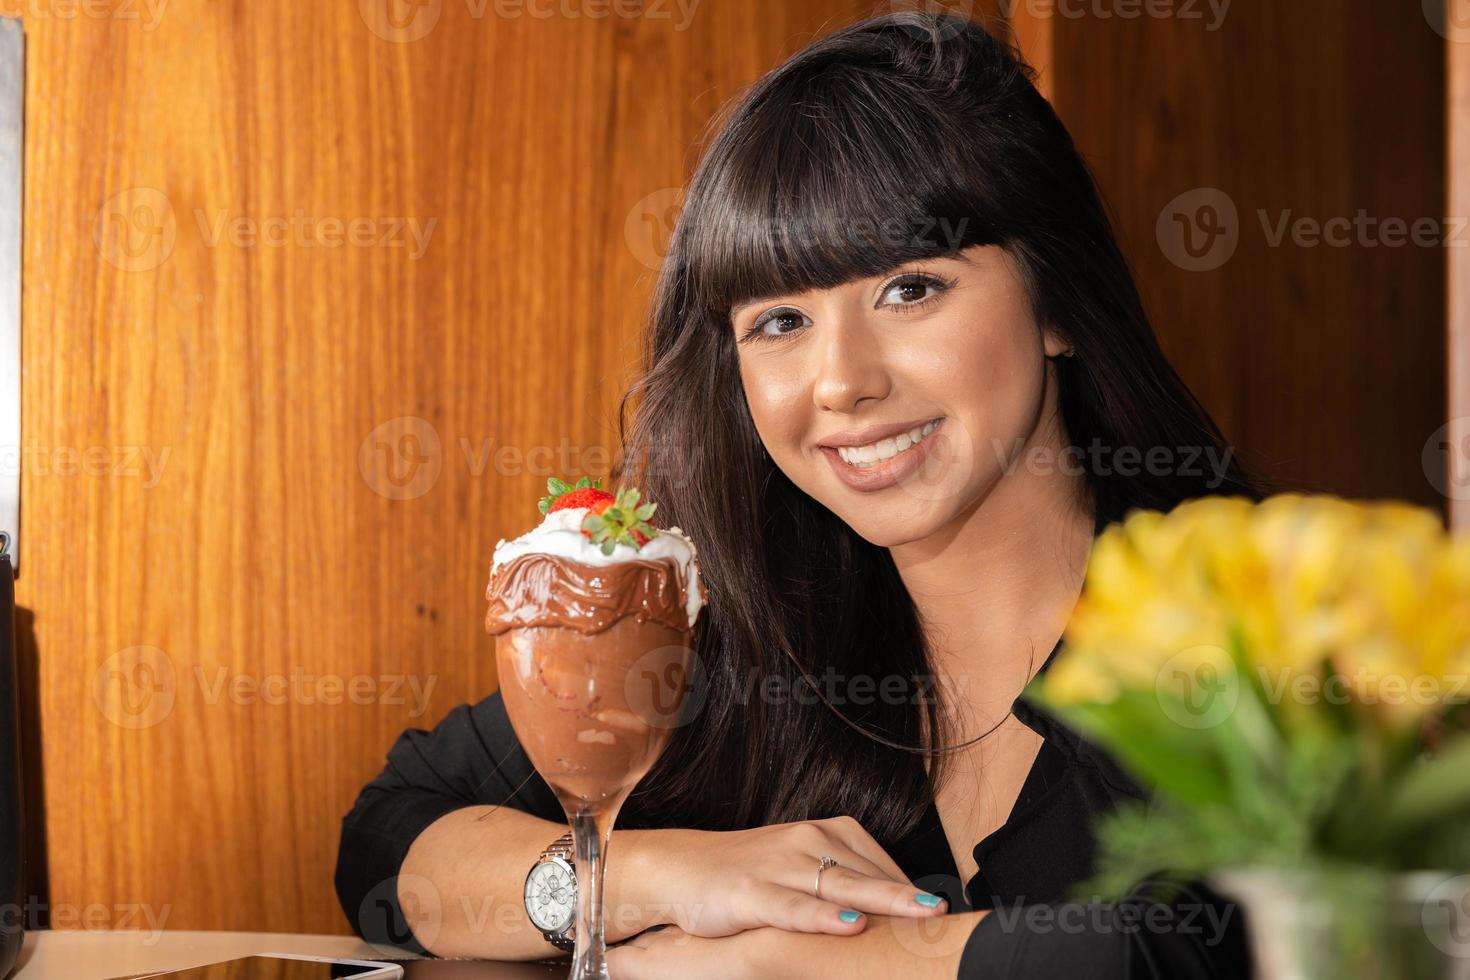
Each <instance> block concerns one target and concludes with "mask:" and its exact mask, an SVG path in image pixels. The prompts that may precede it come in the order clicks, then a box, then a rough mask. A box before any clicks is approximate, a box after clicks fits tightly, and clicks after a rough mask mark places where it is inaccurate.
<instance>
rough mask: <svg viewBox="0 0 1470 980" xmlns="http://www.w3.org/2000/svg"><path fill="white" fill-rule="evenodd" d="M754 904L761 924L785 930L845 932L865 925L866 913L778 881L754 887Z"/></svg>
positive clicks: (859, 930)
mask: <svg viewBox="0 0 1470 980" xmlns="http://www.w3.org/2000/svg"><path fill="white" fill-rule="evenodd" d="M824 877H825V875H824ZM756 906H757V907H758V908H759V909H760V910H761V913H762V919H763V922H764V924H765V925H768V926H775V927H776V928H778V929H785V930H786V931H787V932H825V933H830V934H832V935H838V936H848V935H852V934H853V933H857V932H862V931H863V930H864V929H866V928H867V925H868V921H867V919H868V917H867V916H866V915H864V914H863V913H862V912H860V911H859V910H857V909H849V908H845V907H843V906H841V905H835V904H833V903H832V902H829V901H825V900H823V899H820V898H813V897H812V896H811V895H810V894H808V893H806V892H799V891H793V890H792V889H790V888H782V887H781V886H780V885H765V886H764V887H762V888H761V889H760V890H759V891H757V892H756Z"/></svg>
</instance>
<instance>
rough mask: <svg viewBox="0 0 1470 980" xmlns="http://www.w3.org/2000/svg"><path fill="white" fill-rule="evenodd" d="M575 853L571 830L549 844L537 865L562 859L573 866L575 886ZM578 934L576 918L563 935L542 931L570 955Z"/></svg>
mask: <svg viewBox="0 0 1470 980" xmlns="http://www.w3.org/2000/svg"><path fill="white" fill-rule="evenodd" d="M573 851H574V848H573V846H572V832H571V831H570V830H569V831H567V832H566V833H565V834H562V835H561V836H560V837H558V838H557V839H556V840H554V841H552V842H551V843H550V844H547V845H546V850H544V851H542V852H541V857H540V859H539V860H538V861H537V862H536V863H537V864H540V863H541V862H542V861H549V860H551V859H552V858H561V859H562V860H563V861H565V862H567V863H568V864H571V865H572V869H573V870H572V882H573V884H575V883H576V881H577V874H576V865H575V863H574V862H573V860H572V855H573ZM576 932H577V920H576V918H575V916H574V917H573V918H572V924H571V925H569V926H567V931H566V932H564V933H562V934H561V935H557V934H555V933H550V932H546V931H544V930H543V931H542V933H541V935H542V937H544V938H545V940H546V941H547V942H548V943H551V945H553V946H555V947H556V948H557V949H559V950H562V951H563V952H567V953H570V952H573V951H574V950H575V949H576V940H575V939H574V938H573V937H574V936H575V934H576Z"/></svg>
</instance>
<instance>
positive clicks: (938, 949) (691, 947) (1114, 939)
mask: <svg viewBox="0 0 1470 980" xmlns="http://www.w3.org/2000/svg"><path fill="white" fill-rule="evenodd" d="M1157 884H1158V883H1157V882H1149V883H1145V884H1143V885H1141V886H1139V887H1138V888H1136V889H1135V890H1134V891H1133V893H1132V894H1130V895H1129V896H1128V897H1127V898H1126V899H1124V900H1123V901H1122V902H1118V903H1105V902H1057V903H1049V904H1037V905H1023V906H1013V907H1009V908H997V909H993V910H987V911H980V912H968V913H957V914H955V915H949V916H945V917H943V919H937V920H929V921H914V920H910V919H903V918H891V917H887V916H873V917H871V921H870V922H869V924H868V928H867V929H865V930H864V931H863V932H861V933H859V934H857V935H853V936H822V935H802V934H797V933H790V932H784V931H781V930H777V929H754V930H750V931H749V932H745V933H741V934H740V935H738V936H731V937H727V938H724V939H704V938H700V937H695V936H690V935H687V934H685V933H683V932H682V931H680V930H678V929H674V928H669V929H661V930H658V931H656V932H651V933H645V934H644V935H642V936H639V937H637V938H636V939H633V940H632V941H631V942H629V943H628V944H626V945H624V946H621V947H619V948H618V949H616V950H613V951H610V952H609V954H608V957H609V959H608V963H609V966H610V968H611V970H612V972H613V973H614V975H615V976H617V977H618V980H666V978H667V980H673V978H676V977H685V976H699V977H702V978H708V980H721V978H724V980H740V978H745V977H761V978H769V980H817V978H824V977H828V976H840V977H843V978H844V980H887V978H889V977H895V976H903V977H918V978H922V980H995V978H1008V977H1034V978H1036V980H1053V978H1055V980H1073V978H1076V977H1087V978H1088V980H1243V978H1248V977H1250V976H1251V975H1252V966H1251V958H1250V952H1249V948H1248V946H1247V944H1246V934H1245V927H1244V923H1243V921H1242V919H1241V916H1240V912H1239V909H1238V908H1237V907H1236V906H1235V904H1234V903H1232V902H1228V901H1226V900H1224V899H1222V898H1221V897H1220V896H1218V895H1216V894H1215V893H1213V892H1212V891H1210V890H1209V889H1208V888H1206V887H1204V886H1203V885H1200V884H1199V883H1190V884H1186V885H1184V886H1183V890H1182V891H1181V892H1180V893H1178V894H1177V895H1175V896H1173V897H1171V898H1170V899H1168V900H1163V899H1162V898H1161V897H1160V895H1159V894H1158V893H1157V892H1156V891H1155V888H1156V886H1157Z"/></svg>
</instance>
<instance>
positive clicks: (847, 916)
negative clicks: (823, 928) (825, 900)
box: [837, 910, 862, 923]
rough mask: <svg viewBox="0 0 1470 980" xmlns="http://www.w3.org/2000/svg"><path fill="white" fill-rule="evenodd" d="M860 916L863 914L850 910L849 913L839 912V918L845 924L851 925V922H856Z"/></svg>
mask: <svg viewBox="0 0 1470 980" xmlns="http://www.w3.org/2000/svg"><path fill="white" fill-rule="evenodd" d="M860 915H862V913H861V912H853V911H850V910H849V911H846V912H838V913H837V918H839V919H841V920H842V921H843V922H849V923H851V922H856V921H857V920H858V916H860Z"/></svg>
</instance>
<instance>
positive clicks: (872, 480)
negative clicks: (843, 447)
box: [817, 417, 944, 493]
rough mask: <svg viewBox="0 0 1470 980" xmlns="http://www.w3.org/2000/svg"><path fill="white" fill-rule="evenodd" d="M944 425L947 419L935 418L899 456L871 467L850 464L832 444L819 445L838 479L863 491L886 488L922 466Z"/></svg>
mask: <svg viewBox="0 0 1470 980" xmlns="http://www.w3.org/2000/svg"><path fill="white" fill-rule="evenodd" d="M943 428H944V418H943V417H941V418H938V419H936V420H935V425H934V428H933V429H932V430H930V432H929V434H928V435H926V436H924V437H923V438H922V439H920V440H919V441H918V442H916V443H914V444H913V445H911V446H910V447H909V448H908V449H905V450H904V451H903V452H901V453H899V454H898V455H897V456H893V457H890V458H888V459H884V460H879V461H878V462H876V463H874V464H872V465H871V466H854V465H852V464H851V463H848V462H847V461H846V460H844V459H843V458H842V456H841V455H840V454H839V453H838V452H837V449H836V448H835V447H833V446H818V447H817V448H818V449H820V450H821V451H822V455H823V456H825V457H827V463H828V465H830V466H831V467H832V472H834V473H836V474H837V478H838V479H839V480H841V481H842V482H843V483H845V484H846V485H847V486H848V487H850V488H851V489H853V490H858V491H862V492H864V493H868V492H872V491H874V490H883V489H885V488H887V487H891V486H893V485H894V484H896V483H898V482H899V481H900V480H903V479H905V478H906V477H908V476H909V475H910V474H911V473H913V472H914V471H916V470H917V469H918V468H919V467H920V466H922V465H923V463H924V460H925V459H927V458H928V456H929V453H930V452H931V451H932V450H933V448H934V437H935V436H937V435H938V434H939V433H940V431H941V430H942V429H943Z"/></svg>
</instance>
